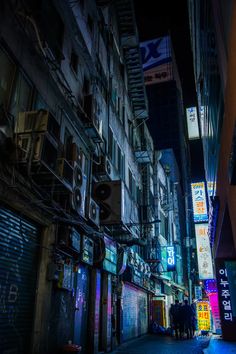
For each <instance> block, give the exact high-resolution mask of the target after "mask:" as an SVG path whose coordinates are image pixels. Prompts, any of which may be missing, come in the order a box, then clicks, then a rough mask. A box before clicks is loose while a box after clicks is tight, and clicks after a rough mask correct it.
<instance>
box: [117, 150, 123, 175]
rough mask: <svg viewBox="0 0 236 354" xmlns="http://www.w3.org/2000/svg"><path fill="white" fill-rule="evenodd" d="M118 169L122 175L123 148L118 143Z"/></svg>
mask: <svg viewBox="0 0 236 354" xmlns="http://www.w3.org/2000/svg"><path fill="white" fill-rule="evenodd" d="M117 169H118V173H119V175H120V176H121V170H122V165H121V149H120V147H119V145H117Z"/></svg>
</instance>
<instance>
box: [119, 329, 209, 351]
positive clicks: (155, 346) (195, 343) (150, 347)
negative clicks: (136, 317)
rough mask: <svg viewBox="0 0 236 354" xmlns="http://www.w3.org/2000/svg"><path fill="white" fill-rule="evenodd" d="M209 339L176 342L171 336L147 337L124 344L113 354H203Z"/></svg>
mask: <svg viewBox="0 0 236 354" xmlns="http://www.w3.org/2000/svg"><path fill="white" fill-rule="evenodd" d="M209 341H210V338H209V337H202V336H199V337H196V338H194V339H189V340H187V339H182V340H176V339H175V338H173V337H169V336H158V335H155V334H153V335H146V336H143V337H141V338H139V339H136V340H132V341H130V342H128V343H125V344H123V345H122V346H121V347H119V348H118V349H117V350H115V351H114V352H112V354H157V353H158V354H183V353H184V354H188V353H191V354H201V353H203V349H204V348H206V347H207V346H208V344H209Z"/></svg>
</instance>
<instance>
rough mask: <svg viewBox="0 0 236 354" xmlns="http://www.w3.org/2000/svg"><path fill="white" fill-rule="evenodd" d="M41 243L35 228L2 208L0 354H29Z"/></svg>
mask: <svg viewBox="0 0 236 354" xmlns="http://www.w3.org/2000/svg"><path fill="white" fill-rule="evenodd" d="M38 242H39V240H38V229H37V227H36V226H35V225H33V224H31V223H29V222H28V221H27V220H26V219H24V218H22V217H20V216H19V215H17V214H15V213H13V212H11V211H9V210H7V209H4V208H0V353H11V354H13V353H14V354H15V353H17V354H21V353H24V354H26V353H29V348H30V341H31V333H32V325H33V315H34V301H35V287H36V276H37V259H38V257H37V254H38Z"/></svg>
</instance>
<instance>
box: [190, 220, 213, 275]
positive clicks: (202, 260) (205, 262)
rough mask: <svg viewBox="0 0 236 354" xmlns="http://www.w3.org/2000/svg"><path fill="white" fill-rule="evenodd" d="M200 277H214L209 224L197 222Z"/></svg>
mask: <svg viewBox="0 0 236 354" xmlns="http://www.w3.org/2000/svg"><path fill="white" fill-rule="evenodd" d="M195 235H196V243H197V260H198V271H199V279H203V280H205V279H213V278H214V275H213V266H212V257H211V249H210V241H209V236H208V224H195Z"/></svg>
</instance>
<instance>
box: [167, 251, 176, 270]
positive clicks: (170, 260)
mask: <svg viewBox="0 0 236 354" xmlns="http://www.w3.org/2000/svg"><path fill="white" fill-rule="evenodd" d="M166 253H167V271H168V272H171V271H174V270H175V265H176V261H175V248H174V246H167V247H166Z"/></svg>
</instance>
